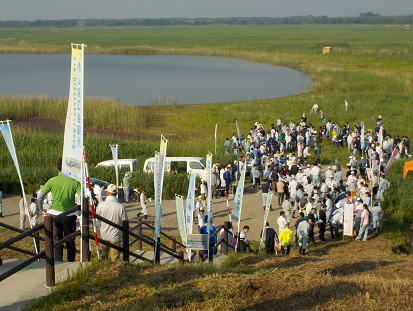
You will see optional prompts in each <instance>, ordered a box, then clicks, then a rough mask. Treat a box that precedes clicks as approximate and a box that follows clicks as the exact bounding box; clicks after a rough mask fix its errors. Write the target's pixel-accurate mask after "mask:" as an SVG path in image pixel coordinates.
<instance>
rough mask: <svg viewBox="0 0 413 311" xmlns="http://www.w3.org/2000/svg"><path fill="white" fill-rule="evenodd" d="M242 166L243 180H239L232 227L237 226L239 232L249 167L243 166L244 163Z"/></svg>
mask: <svg viewBox="0 0 413 311" xmlns="http://www.w3.org/2000/svg"><path fill="white" fill-rule="evenodd" d="M240 165H242V168H241V178H240V179H239V182H238V186H237V191H236V192H235V198H234V205H233V206H232V213H231V220H232V225H233V226H234V227H235V226H237V227H238V231H239V226H240V219H241V209H242V198H243V196H244V182H245V169H246V167H247V165H245V164H243V163H242V162H240Z"/></svg>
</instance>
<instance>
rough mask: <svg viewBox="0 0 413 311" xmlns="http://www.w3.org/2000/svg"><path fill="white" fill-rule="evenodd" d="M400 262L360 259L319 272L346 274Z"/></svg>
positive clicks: (335, 274)
mask: <svg viewBox="0 0 413 311" xmlns="http://www.w3.org/2000/svg"><path fill="white" fill-rule="evenodd" d="M400 262H403V261H401V260H399V261H360V262H356V263H346V264H343V265H341V266H338V267H335V268H333V269H325V270H323V271H321V272H320V274H321V275H327V274H330V275H332V276H348V275H352V274H356V273H363V272H367V271H372V270H375V269H377V268H379V267H386V266H390V265H394V264H396V263H400Z"/></svg>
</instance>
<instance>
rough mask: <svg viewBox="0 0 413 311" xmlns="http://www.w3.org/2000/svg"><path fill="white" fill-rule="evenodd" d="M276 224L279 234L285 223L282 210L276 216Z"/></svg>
mask: <svg viewBox="0 0 413 311" xmlns="http://www.w3.org/2000/svg"><path fill="white" fill-rule="evenodd" d="M277 224H278V235H280V233H281V232H282V231H283V230H284V228H285V225H286V224H287V220H286V219H285V212H284V211H281V212H280V217H278V218H277Z"/></svg>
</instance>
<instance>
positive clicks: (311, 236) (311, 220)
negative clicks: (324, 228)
mask: <svg viewBox="0 0 413 311" xmlns="http://www.w3.org/2000/svg"><path fill="white" fill-rule="evenodd" d="M314 215H315V208H314V207H313V208H312V209H311V212H310V213H309V214H308V223H309V224H310V229H309V230H308V239H309V240H310V242H313V243H315V239H314V225H315V216H314Z"/></svg>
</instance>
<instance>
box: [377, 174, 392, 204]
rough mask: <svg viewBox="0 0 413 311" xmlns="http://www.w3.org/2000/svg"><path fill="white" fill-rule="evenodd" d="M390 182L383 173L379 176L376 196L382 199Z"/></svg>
mask: <svg viewBox="0 0 413 311" xmlns="http://www.w3.org/2000/svg"><path fill="white" fill-rule="evenodd" d="M389 186H390V183H389V182H388V181H387V180H386V179H385V178H384V175H381V176H380V182H379V190H378V198H379V199H380V200H381V201H384V198H385V196H386V191H387V189H388V188H389Z"/></svg>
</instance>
